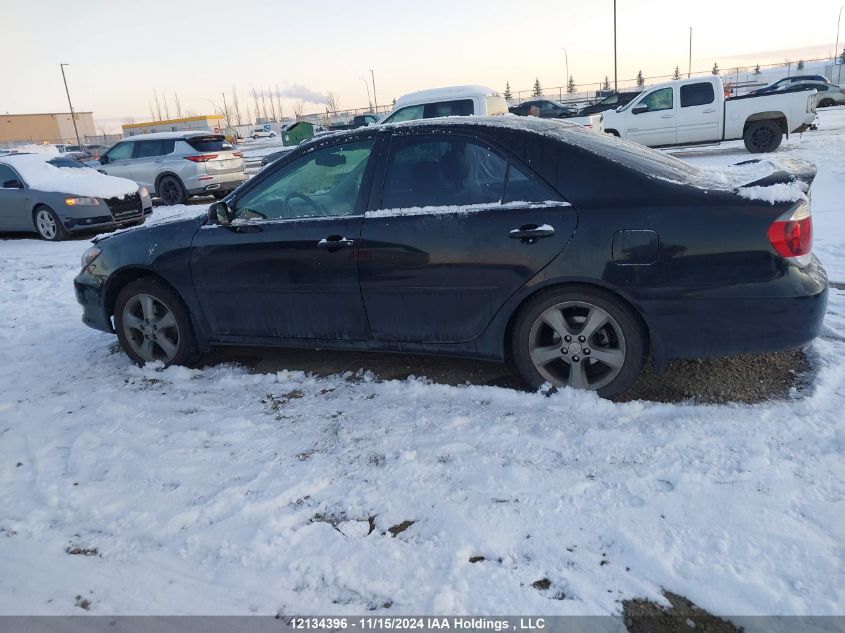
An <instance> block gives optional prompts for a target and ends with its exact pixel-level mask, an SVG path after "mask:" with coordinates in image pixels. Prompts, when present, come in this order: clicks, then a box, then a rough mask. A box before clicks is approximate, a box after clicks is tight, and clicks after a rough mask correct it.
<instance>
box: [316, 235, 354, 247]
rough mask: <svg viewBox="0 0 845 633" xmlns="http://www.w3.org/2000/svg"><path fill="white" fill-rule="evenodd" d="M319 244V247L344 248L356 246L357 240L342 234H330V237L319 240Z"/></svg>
mask: <svg viewBox="0 0 845 633" xmlns="http://www.w3.org/2000/svg"><path fill="white" fill-rule="evenodd" d="M317 246H318V247H319V248H328V249H333V248H344V247H349V246H355V240H350V239H348V238H346V237H343V236H341V235H329V236H328V237H324V238H323V239H321V240H320V241H319V242H317Z"/></svg>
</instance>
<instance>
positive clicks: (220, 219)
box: [208, 200, 235, 226]
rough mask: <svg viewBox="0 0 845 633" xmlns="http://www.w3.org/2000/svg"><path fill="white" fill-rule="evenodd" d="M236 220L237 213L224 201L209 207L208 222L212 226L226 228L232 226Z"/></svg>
mask: <svg viewBox="0 0 845 633" xmlns="http://www.w3.org/2000/svg"><path fill="white" fill-rule="evenodd" d="M234 219H235V212H234V211H233V210H232V209H230V208H229V207H228V205H227V204H226V203H225V202H223V201H222V200H221V201H220V202H215V203H214V204H212V205H211V206H210V207H208V220H209V222H211V223H212V224H222V225H223V226H225V225H227V224H231V223H232V220H234Z"/></svg>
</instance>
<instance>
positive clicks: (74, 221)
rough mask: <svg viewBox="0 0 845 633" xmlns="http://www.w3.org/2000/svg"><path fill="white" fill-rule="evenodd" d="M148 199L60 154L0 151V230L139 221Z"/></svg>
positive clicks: (48, 233) (54, 232)
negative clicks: (3, 153) (7, 152)
mask: <svg viewBox="0 0 845 633" xmlns="http://www.w3.org/2000/svg"><path fill="white" fill-rule="evenodd" d="M152 209H153V202H152V199H151V198H150V195H149V193H148V192H147V190H146V188H144V187H139V186H138V185H137V184H135V183H134V182H132V181H131V180H127V179H125V178H114V177H112V176H104V175H103V174H100V173H98V172H97V171H95V170H93V169H90V168H89V167H85V166H84V165H82V164H81V163H79V162H77V161H75V160H73V159H71V158H67V157H66V156H65V155H61V156H55V155H50V154H25V153H20V154H9V155H6V156H0V231H23V232H28V231H34V232H36V233H38V235H40V236H41V237H42V238H44V239H45V240H50V241H53V242H57V241H59V240H63V239H65V238H67V237H68V235H70V234H71V233H77V232H80V231H91V230H102V229H109V230H110V229H114V228H118V227H122V226H131V225H135V224H143V223H144V220H145V219H146V216H147V215H149V214H150V213H152Z"/></svg>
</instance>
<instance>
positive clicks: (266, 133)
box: [249, 127, 276, 140]
mask: <svg viewBox="0 0 845 633" xmlns="http://www.w3.org/2000/svg"><path fill="white" fill-rule="evenodd" d="M249 135H250V136H251V137H252V138H253V139H256V140H257V139H259V138H275V137H276V133H275V132H274V131H273V130H268V129H266V128H263V127H257V128H255V129H253V130H252V131H251V132H250V133H249Z"/></svg>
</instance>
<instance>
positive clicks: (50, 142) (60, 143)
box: [0, 134, 123, 149]
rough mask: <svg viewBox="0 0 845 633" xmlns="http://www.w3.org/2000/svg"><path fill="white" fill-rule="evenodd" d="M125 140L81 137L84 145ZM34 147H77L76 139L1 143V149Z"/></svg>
mask: <svg viewBox="0 0 845 633" xmlns="http://www.w3.org/2000/svg"><path fill="white" fill-rule="evenodd" d="M122 138H123V134H94V135H82V134H80V135H79V140H80V142H81V143H82V145H106V146H111V145H114V144H115V143H116V142H117V141H119V140H120V139H122ZM32 145H55V146H59V148H60V149H61V148H63V147H64V146H65V145H73V146H76V145H77V142H76V137H75V136H74V137H71V138H67V137H66V138H53V139H42V138H21V139H17V140H14V141H0V149H12V148H21V147H22V148H26V147H27V146H32Z"/></svg>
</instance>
